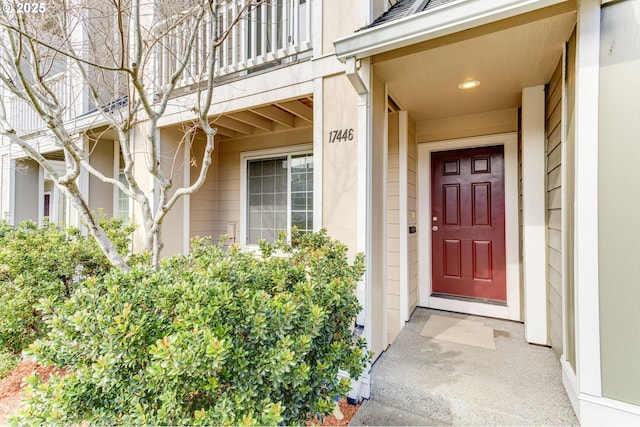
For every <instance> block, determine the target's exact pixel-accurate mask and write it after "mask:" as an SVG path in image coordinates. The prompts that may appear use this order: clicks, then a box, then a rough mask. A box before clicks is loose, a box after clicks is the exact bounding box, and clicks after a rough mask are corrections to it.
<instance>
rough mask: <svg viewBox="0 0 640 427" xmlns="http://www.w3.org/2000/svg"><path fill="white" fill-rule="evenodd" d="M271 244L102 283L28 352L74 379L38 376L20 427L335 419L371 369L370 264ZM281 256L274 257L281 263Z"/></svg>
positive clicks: (208, 247) (329, 245)
mask: <svg viewBox="0 0 640 427" xmlns="http://www.w3.org/2000/svg"><path fill="white" fill-rule="evenodd" d="M295 238H296V240H298V241H299V244H298V247H297V249H295V250H292V248H291V247H290V246H288V245H286V244H284V243H283V242H282V241H281V242H280V243H279V244H278V247H277V248H275V247H273V246H269V245H266V244H263V245H262V254H263V256H262V257H261V256H257V255H255V254H251V253H247V252H241V251H239V250H238V249H237V248H236V247H232V248H231V250H230V251H228V252H225V251H223V249H222V247H221V245H213V244H211V243H210V242H209V241H206V240H202V241H198V242H195V243H194V246H193V249H192V253H191V254H190V255H187V256H176V257H173V258H170V259H168V260H166V261H164V262H163V263H162V265H161V267H160V269H159V270H158V271H153V270H151V269H148V268H142V267H134V269H133V270H132V271H131V272H128V273H124V272H113V273H112V274H110V275H108V276H107V277H106V278H105V280H104V281H100V280H91V281H89V282H88V283H87V284H86V286H85V287H82V288H79V289H77V291H76V292H75V293H74V295H73V297H72V298H70V299H69V300H68V301H67V302H65V304H64V305H63V306H62V307H61V308H60V309H57V310H54V311H52V312H51V313H50V314H51V316H50V318H49V320H48V321H47V322H48V324H49V326H50V332H49V335H48V337H47V338H46V339H45V340H41V341H38V342H36V343H35V344H34V345H33V346H32V347H31V348H32V350H33V351H34V353H35V354H36V355H37V357H38V360H39V361H41V362H42V363H45V364H50V363H52V364H55V365H56V366H58V367H60V368H63V367H64V368H67V370H68V371H69V372H70V373H69V374H68V375H67V376H65V377H64V378H59V377H54V378H53V379H51V380H50V381H49V382H48V383H46V384H43V383H42V382H41V381H40V380H38V379H37V378H32V379H31V380H30V381H31V386H30V390H31V391H30V393H31V397H30V398H29V406H28V407H27V409H26V410H25V411H24V412H23V413H22V415H21V416H20V418H19V419H17V420H15V421H17V422H18V423H19V424H26V425H28V424H37V425H39V424H42V423H47V424H48V423H71V424H80V423H83V422H88V423H90V424H102V425H112V424H136V425H138V424H143V425H148V424H154V425H240V424H242V425H256V424H257V425H273V424H276V423H294V424H299V423H300V422H302V421H304V420H305V419H308V418H310V417H311V416H314V415H320V416H321V414H327V413H329V412H330V411H331V410H332V408H333V406H334V400H333V399H334V397H335V396H336V395H344V394H345V393H346V392H347V391H348V387H349V384H348V381H345V380H344V379H343V380H342V381H340V380H338V378H337V373H338V369H344V370H346V371H348V372H349V373H350V374H351V375H352V376H355V377H357V376H359V375H360V373H361V372H362V369H363V368H364V363H365V361H366V358H367V354H366V351H365V349H364V347H365V346H364V343H363V341H362V340H354V338H353V336H352V326H353V319H354V318H355V316H356V314H357V312H358V311H359V309H360V307H359V304H358V302H357V299H356V298H355V296H354V291H355V286H356V282H357V280H359V278H360V277H361V275H362V272H363V258H362V256H358V257H357V258H356V262H355V263H354V264H353V265H349V264H348V262H347V259H346V248H345V246H344V245H342V244H339V243H337V242H335V241H333V240H331V239H330V238H329V237H327V235H326V233H324V232H321V233H316V234H308V235H303V236H295ZM276 253H277V254H276Z"/></svg>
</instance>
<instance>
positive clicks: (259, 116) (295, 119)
mask: <svg viewBox="0 0 640 427" xmlns="http://www.w3.org/2000/svg"><path fill="white" fill-rule="evenodd" d="M312 124H313V100H312V99H311V98H310V97H304V98H298V99H293V100H287V101H281V102H276V103H273V104H268V105H261V106H257V107H254V108H250V109H248V110H243V111H236V112H230V113H225V114H221V115H219V116H217V117H215V118H214V119H213V120H212V121H211V125H212V126H214V127H216V128H217V129H218V135H220V136H221V137H222V138H224V139H229V138H240V137H244V136H251V135H260V134H266V133H270V132H278V131H283V130H289V129H294V128H302V127H309V126H311V125H312Z"/></svg>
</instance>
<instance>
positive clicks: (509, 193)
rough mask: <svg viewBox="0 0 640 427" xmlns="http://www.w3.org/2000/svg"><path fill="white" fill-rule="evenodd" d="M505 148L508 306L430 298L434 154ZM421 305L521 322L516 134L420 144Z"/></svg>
mask: <svg viewBox="0 0 640 427" xmlns="http://www.w3.org/2000/svg"><path fill="white" fill-rule="evenodd" d="M490 145H504V187H505V188H504V195H505V199H504V205H505V253H506V268H507V304H506V306H505V305H498V304H490V303H482V302H474V301H466V300H464V301H463V300H458V299H449V298H439V297H433V296H431V152H433V151H446V150H457V149H462V148H474V147H483V146H490ZM418 211H419V212H418V220H419V222H418V224H419V229H420V230H422V232H421V233H420V234H419V236H418V239H419V240H418V248H419V251H418V253H419V255H418V257H419V263H418V266H419V271H418V281H419V302H420V305H421V306H424V307H430V308H435V309H440V310H448V311H457V312H461V313H469V314H477V315H481V316H490V317H498V318H503V319H510V320H522V313H521V308H520V292H521V290H520V245H519V225H518V137H517V134H516V133H515V132H513V133H505V134H498V135H488V136H479V137H472V138H462V139H452V140H447V141H438V142H430V143H420V144H418Z"/></svg>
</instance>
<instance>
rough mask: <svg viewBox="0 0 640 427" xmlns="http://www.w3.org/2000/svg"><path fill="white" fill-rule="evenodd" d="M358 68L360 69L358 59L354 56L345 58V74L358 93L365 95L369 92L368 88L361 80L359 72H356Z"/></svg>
mask: <svg viewBox="0 0 640 427" xmlns="http://www.w3.org/2000/svg"><path fill="white" fill-rule="evenodd" d="M358 69H360V60H359V59H356V57H355V56H350V57H349V58H347V60H346V62H345V74H346V75H347V79H349V82H350V83H351V85H352V86H353V88H354V89H355V90H356V93H357V94H358V95H365V94H367V93H368V92H369V88H367V85H366V84H365V83H364V81H363V80H362V77H361V76H360V73H358Z"/></svg>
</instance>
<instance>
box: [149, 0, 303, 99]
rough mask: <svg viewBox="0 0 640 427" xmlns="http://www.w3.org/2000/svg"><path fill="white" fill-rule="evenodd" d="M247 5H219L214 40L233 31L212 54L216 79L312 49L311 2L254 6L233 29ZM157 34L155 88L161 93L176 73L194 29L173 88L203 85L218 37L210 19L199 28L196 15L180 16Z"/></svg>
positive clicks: (237, 1)
mask: <svg viewBox="0 0 640 427" xmlns="http://www.w3.org/2000/svg"><path fill="white" fill-rule="evenodd" d="M247 1H250V0H226V1H224V2H223V3H222V10H221V13H220V16H219V17H218V35H219V34H220V33H221V32H222V31H224V30H225V29H227V28H229V27H230V26H231V28H230V29H229V33H228V35H227V37H226V38H225V39H224V40H223V41H222V43H221V45H220V46H219V48H218V50H217V52H216V61H215V76H216V77H218V76H224V75H230V74H233V73H241V72H245V71H249V70H252V69H255V68H257V67H260V66H263V65H267V64H277V63H283V62H286V61H287V60H290V59H292V58H294V57H295V56H296V55H299V54H300V53H302V52H305V51H308V50H310V49H311V4H310V3H311V0H270V1H269V2H265V3H263V4H261V5H260V6H258V7H252V8H251V9H250V11H249V12H248V14H246V15H245V16H243V17H242V18H241V19H240V20H239V21H238V22H237V23H236V24H235V25H233V26H232V23H233V22H235V20H236V18H237V17H238V14H239V13H240V12H241V11H242V10H244V6H245V4H246V2H247ZM245 13H246V12H245ZM168 28H170V30H168ZM156 29H157V33H156V34H157V35H158V36H159V37H160V43H158V47H157V51H156V72H157V82H158V87H159V88H164V87H165V85H166V84H167V83H168V82H169V79H170V78H171V76H172V75H173V74H174V72H175V71H176V69H177V68H178V64H179V61H180V60H181V58H182V56H181V55H182V54H184V52H185V51H186V50H187V49H186V48H187V43H189V40H190V39H191V36H192V35H193V33H192V32H193V31H194V30H195V31H197V34H196V35H195V40H194V43H193V44H192V50H191V53H190V56H189V58H188V60H187V66H186V69H185V70H184V73H183V74H182V76H181V78H180V79H179V80H178V82H177V85H176V87H184V86H189V85H191V84H194V83H199V82H201V81H203V80H206V74H207V63H208V61H207V60H208V54H209V51H210V48H211V43H213V40H214V39H215V38H216V37H215V35H214V25H213V23H212V22H211V19H206V20H205V21H204V22H203V23H202V24H201V25H200V26H199V27H197V26H196V25H195V16H188V15H184V16H183V17H182V18H180V17H178V18H177V19H176V18H173V19H172V20H171V21H165V22H162V23H159V24H158V25H157V26H156ZM167 31H168V34H164V35H162V36H161V33H164V32H167Z"/></svg>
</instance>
